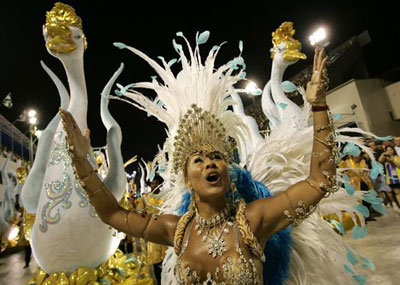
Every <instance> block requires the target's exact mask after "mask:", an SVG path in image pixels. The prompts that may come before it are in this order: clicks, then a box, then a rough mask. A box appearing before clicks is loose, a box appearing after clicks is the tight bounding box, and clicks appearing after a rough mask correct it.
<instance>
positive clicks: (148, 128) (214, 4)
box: [0, 1, 400, 160]
mask: <svg viewBox="0 0 400 285" xmlns="http://www.w3.org/2000/svg"><path fill="white" fill-rule="evenodd" d="M54 3H55V2H54V1H3V3H2V7H1V11H0V27H1V38H0V43H1V49H0V51H1V52H0V64H1V68H0V83H1V84H0V95H1V97H0V99H1V100H2V99H3V98H4V97H5V96H6V94H7V93H8V92H10V91H11V92H12V98H13V103H14V107H13V108H12V109H7V108H5V107H4V106H1V107H0V108H1V109H0V113H1V114H2V115H4V116H5V117H6V118H7V119H8V120H9V121H11V122H13V121H14V120H15V119H16V118H17V117H18V115H19V114H20V113H21V112H22V111H23V110H24V109H26V108H35V109H36V110H37V111H38V113H39V126H38V127H39V129H43V128H45V126H46V125H47V123H48V122H49V121H50V120H51V118H52V117H53V116H54V115H55V113H56V112H57V111H58V107H59V96H58V93H57V90H56V88H55V86H54V85H53V83H52V81H51V80H50V78H49V77H48V76H47V74H46V73H45V72H44V71H43V70H42V68H41V66H40V64H39V61H40V60H44V62H45V63H46V64H47V65H48V66H49V67H50V68H51V69H52V70H53V71H54V72H55V73H56V74H57V75H58V76H59V77H60V78H61V79H62V80H63V82H64V84H65V85H66V86H67V81H66V76H65V73H64V70H63V67H62V65H61V63H60V62H59V61H58V60H57V59H55V58H53V57H52V56H50V55H49V54H48V53H47V51H46V49H45V45H44V40H43V36H42V25H43V24H44V22H45V12H46V11H48V10H50V9H51V8H52V7H53V4H54ZM64 3H66V4H70V5H72V6H73V7H74V8H75V10H76V12H77V14H78V15H79V16H80V17H81V18H82V20H83V27H84V33H85V35H86V37H87V40H88V49H87V50H86V52H85V72H86V82H87V88H88V96H89V109H88V126H89V128H90V129H91V131H92V145H93V146H102V145H104V144H105V138H106V132H105V128H104V127H103V125H102V123H101V120H100V114H99V113H100V112H99V110H100V107H99V101H100V92H101V91H102V89H103V87H104V85H105V84H106V82H107V81H108V80H109V78H110V77H111V75H112V74H113V73H114V71H115V70H116V69H117V68H118V67H119V65H120V63H121V62H124V63H125V70H124V71H123V73H122V75H121V76H120V78H119V79H118V80H117V82H118V83H121V84H122V85H126V84H129V83H133V82H138V81H143V80H150V77H151V76H153V75H155V72H154V71H152V69H151V68H150V67H149V66H148V65H147V64H146V63H145V62H144V61H143V60H141V59H139V58H138V57H136V56H135V55H133V54H132V53H130V52H129V51H127V50H119V49H117V48H115V47H114V46H113V45H112V43H113V42H123V43H125V44H127V45H131V46H134V47H136V48H138V49H139V50H142V51H143V52H145V53H147V54H148V55H149V56H150V57H152V58H156V57H157V56H164V57H165V59H166V60H167V61H168V60H169V59H171V58H175V57H176V53H175V51H174V49H173V47H172V39H173V38H176V37H175V33H176V32H178V31H182V32H183V34H184V35H185V36H186V37H187V38H188V39H189V40H191V42H192V43H193V44H194V42H195V34H196V31H200V32H202V31H205V30H209V31H210V32H211V36H210V38H209V40H208V42H207V43H206V44H205V45H202V46H201V47H202V50H203V51H204V52H208V50H209V49H210V48H211V47H212V46H213V45H216V44H220V43H222V42H223V41H228V44H226V45H225V46H224V47H223V48H222V50H221V52H220V55H219V58H218V60H217V64H222V63H225V62H227V61H228V60H230V59H232V58H234V57H235V56H237V55H238V53H239V50H238V42H239V40H243V42H244V50H243V54H242V55H243V57H244V59H245V62H246V64H247V78H248V79H252V80H254V81H255V82H256V83H257V84H258V86H259V87H260V88H263V86H264V85H265V84H266V82H267V81H268V78H269V75H270V69H271V60H270V54H269V50H270V48H271V46H272V44H271V33H272V32H273V31H274V30H275V29H276V28H278V27H279V25H280V24H281V23H282V22H284V21H292V22H294V25H295V29H296V34H295V38H296V39H298V40H299V41H301V42H302V44H303V51H304V52H305V53H306V54H307V56H308V59H307V60H306V61H302V62H299V63H297V64H296V65H294V66H291V67H290V68H288V70H287V72H286V74H285V78H290V77H291V76H293V75H295V74H296V73H298V72H299V71H301V70H302V69H304V68H305V67H306V66H308V65H310V64H311V59H312V54H313V48H312V47H311V45H310V44H309V40H308V36H309V35H310V34H311V33H312V32H313V31H314V30H315V29H316V28H318V27H319V26H320V25H322V26H324V27H326V28H327V29H328V32H329V38H330V45H329V46H328V47H327V49H328V51H329V50H332V49H334V48H335V47H337V46H339V45H340V44H341V43H343V42H345V41H346V40H348V39H349V38H350V37H352V36H355V35H358V34H360V33H361V32H363V31H365V30H368V32H369V34H370V37H371V43H370V44H368V45H367V46H365V47H364V48H363V50H362V52H363V56H364V58H365V63H366V66H367V68H368V72H369V76H370V77H377V76H380V75H381V74H383V73H387V72H388V71H392V70H395V69H396V68H398V67H399V66H400V48H399V42H400V40H399V39H400V32H399V24H398V18H399V11H400V10H399V8H400V7H399V4H396V3H395V2H390V1H373V2H367V1H279V2H278V1H273V2H271V1H186V2H182V3H180V2H172V1H163V2H157V1H107V2H106V1H65V2H64ZM174 67H175V70H176V69H177V68H178V67H179V64H175V65H174ZM110 110H111V112H112V114H113V115H114V116H115V118H116V120H117V121H118V122H119V124H120V126H121V128H122V132H123V144H122V152H123V156H124V160H128V159H129V158H130V157H132V156H133V155H135V154H137V155H139V157H143V158H144V159H146V160H149V159H151V158H152V157H153V155H154V154H155V152H156V150H157V144H161V143H162V142H163V141H164V139H165V131H164V128H163V125H162V124H161V123H159V122H158V121H157V120H156V119H155V118H154V117H150V118H149V117H147V116H146V114H145V113H143V112H142V111H139V110H136V109H135V108H134V107H133V106H131V105H128V104H126V103H123V102H119V101H115V100H113V101H111V103H110ZM16 126H17V127H18V128H20V129H21V130H22V131H23V132H25V131H26V130H27V125H26V124H24V123H20V122H17V123H16Z"/></svg>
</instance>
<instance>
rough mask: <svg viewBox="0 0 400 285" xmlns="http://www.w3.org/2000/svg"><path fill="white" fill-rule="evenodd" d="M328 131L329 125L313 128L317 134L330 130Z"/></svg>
mask: <svg viewBox="0 0 400 285" xmlns="http://www.w3.org/2000/svg"><path fill="white" fill-rule="evenodd" d="M330 129H331V126H329V125H324V126H316V127H315V130H316V131H317V133H319V132H321V131H324V130H330Z"/></svg>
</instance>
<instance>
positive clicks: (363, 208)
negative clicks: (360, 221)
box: [354, 204, 369, 218]
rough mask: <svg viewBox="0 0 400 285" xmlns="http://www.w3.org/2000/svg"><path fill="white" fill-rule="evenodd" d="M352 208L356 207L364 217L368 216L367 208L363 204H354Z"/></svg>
mask: <svg viewBox="0 0 400 285" xmlns="http://www.w3.org/2000/svg"><path fill="white" fill-rule="evenodd" d="M354 209H356V210H357V211H359V212H361V213H362V214H363V216H364V217H366V218H368V217H369V210H368V208H367V207H365V206H364V205H361V204H359V205H357V206H354Z"/></svg>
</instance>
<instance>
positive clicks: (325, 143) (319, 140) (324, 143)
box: [314, 136, 331, 148]
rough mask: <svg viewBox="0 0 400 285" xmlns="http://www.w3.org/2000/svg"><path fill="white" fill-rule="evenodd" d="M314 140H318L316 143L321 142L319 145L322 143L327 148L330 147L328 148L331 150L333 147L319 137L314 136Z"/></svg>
mask: <svg viewBox="0 0 400 285" xmlns="http://www.w3.org/2000/svg"><path fill="white" fill-rule="evenodd" d="M314 138H315V139H316V141H317V142H319V143H321V144H323V145H324V146H326V147H328V148H330V147H331V146H330V145H329V144H328V143H327V142H324V141H323V140H321V139H320V138H319V137H317V136H314Z"/></svg>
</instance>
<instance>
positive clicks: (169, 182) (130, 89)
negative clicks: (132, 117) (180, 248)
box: [114, 31, 249, 212]
mask: <svg viewBox="0 0 400 285" xmlns="http://www.w3.org/2000/svg"><path fill="white" fill-rule="evenodd" d="M209 34H210V33H209V32H208V31H205V32H203V33H201V34H197V35H196V47H195V49H194V50H193V49H192V48H191V46H190V44H189V42H188V40H187V39H186V38H185V37H184V36H183V34H182V33H181V32H179V33H177V34H176V35H177V36H178V37H180V38H182V39H183V40H184V41H185V42H186V45H187V51H188V54H189V56H188V57H187V56H186V55H185V53H184V49H183V47H182V45H180V44H177V43H176V41H175V40H173V46H174V49H175V51H176V52H177V53H178V58H175V59H172V60H170V61H169V62H168V63H167V62H166V61H165V59H164V58H163V57H159V59H160V61H161V64H158V63H157V62H156V61H154V60H153V59H151V58H149V57H148V56H147V55H145V54H144V53H142V52H141V51H139V50H137V49H135V48H133V47H128V46H126V45H124V44H122V43H114V45H115V46H117V47H119V48H121V49H122V48H127V49H129V50H130V51H132V52H133V53H135V54H136V55H138V56H140V57H141V58H143V59H144V60H145V61H147V62H148V63H149V64H150V66H151V67H153V68H154V70H155V71H156V72H157V73H158V75H159V77H160V79H161V80H160V81H159V80H157V79H156V78H155V77H153V79H152V81H151V82H140V83H135V84H130V85H128V86H126V87H123V86H121V85H117V86H118V87H119V88H120V90H117V92H116V93H117V95H118V97H114V98H116V99H120V100H123V101H126V102H128V103H130V104H132V105H134V106H135V107H137V108H139V109H141V110H143V111H146V112H147V113H149V114H150V115H152V116H155V117H156V118H158V119H159V120H160V121H162V122H163V123H165V124H166V126H167V135H168V138H167V140H166V142H165V144H164V146H163V148H162V150H161V152H160V154H159V156H161V157H160V161H164V162H165V166H166V173H165V174H166V175H164V178H165V179H166V181H165V183H164V184H165V188H166V189H170V190H172V191H162V192H163V193H164V195H165V196H164V201H165V202H164V204H163V208H164V211H165V212H175V211H176V210H177V209H178V207H179V204H180V200H181V196H182V195H183V193H184V183H183V172H182V166H183V164H184V163H185V162H186V160H187V158H188V157H189V156H190V155H191V154H192V153H193V152H195V150H196V149H197V148H200V147H206V148H210V149H209V150H208V151H211V150H214V151H219V152H221V153H222V154H223V155H224V156H225V158H226V159H227V161H230V158H231V153H232V147H233V146H232V144H229V139H228V138H229V137H230V138H232V139H233V140H234V141H235V142H236V145H237V147H238V152H239V154H245V153H247V152H248V151H247V150H246V143H245V140H246V138H247V137H249V129H248V127H247V125H246V124H245V123H244V122H243V120H242V119H241V118H240V117H239V116H237V115H236V114H235V113H233V112H232V111H230V110H228V106H230V105H234V104H235V101H233V100H232V99H231V97H230V95H231V94H235V93H238V92H246V91H245V90H242V89H238V88H235V86H234V85H235V84H236V83H237V82H238V81H240V80H243V79H244V77H245V75H246V73H245V71H244V70H245V64H244V60H243V58H242V57H241V55H240V54H239V56H238V57H236V58H234V59H233V60H231V61H229V62H228V63H226V64H224V65H222V66H220V67H218V68H216V67H215V66H214V63H215V58H216V56H217V54H218V51H219V50H220V47H221V45H222V44H221V45H219V46H214V47H213V48H212V49H211V50H210V51H209V53H208V56H207V58H206V59H205V61H204V63H203V62H202V59H201V56H200V49H199V45H201V44H204V43H205V42H206V41H207V40H208V37H209ZM242 48H243V46H242V42H240V43H239V50H240V52H241V51H242ZM176 62H180V63H181V65H182V70H181V71H180V72H179V73H178V74H177V75H175V74H174V73H173V72H172V71H171V65H172V64H174V63H176ZM137 88H144V89H150V90H154V91H155V92H156V94H157V97H156V98H155V100H154V101H153V100H151V99H149V98H148V97H146V96H144V95H143V94H142V93H140V92H138V91H137ZM160 102H161V103H160ZM199 151H200V149H199ZM166 157H168V160H167V159H166Z"/></svg>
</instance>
